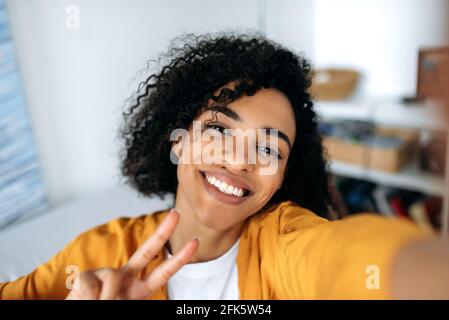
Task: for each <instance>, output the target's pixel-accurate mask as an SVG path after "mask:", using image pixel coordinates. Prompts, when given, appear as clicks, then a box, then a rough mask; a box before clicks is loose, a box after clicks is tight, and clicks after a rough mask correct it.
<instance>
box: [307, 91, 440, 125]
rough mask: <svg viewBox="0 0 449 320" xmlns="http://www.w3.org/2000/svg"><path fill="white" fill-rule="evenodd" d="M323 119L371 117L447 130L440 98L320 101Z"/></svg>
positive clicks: (377, 120)
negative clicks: (405, 102) (426, 99)
mask: <svg viewBox="0 0 449 320" xmlns="http://www.w3.org/2000/svg"><path fill="white" fill-rule="evenodd" d="M315 110H316V112H317V114H318V116H319V117H320V118H322V119H336V120H359V121H370V122H373V123H376V124H380V125H387V126H398V127H405V128H416V129H427V130H429V129H433V130H446V128H447V127H446V124H445V123H444V117H442V116H440V115H439V112H438V110H439V107H438V106H437V105H436V102H426V103H413V104H403V103H401V102H400V101H399V98H395V97H380V98H379V97H354V98H351V99H349V100H345V101H335V102H333V101H332V102H328V101H316V102H315Z"/></svg>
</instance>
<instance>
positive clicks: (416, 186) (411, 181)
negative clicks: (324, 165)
mask: <svg viewBox="0 0 449 320" xmlns="http://www.w3.org/2000/svg"><path fill="white" fill-rule="evenodd" d="M330 170H331V172H332V173H334V174H337V175H341V176H345V177H350V178H356V179H361V180H367V181H371V182H374V183H378V184H381V185H386V186H390V187H396V188H401V189H406V190H412V191H420V192H423V193H427V194H433V195H440V196H442V195H443V194H444V178H443V177H439V176H437V175H434V174H430V173H425V172H423V171H421V170H420V169H419V167H418V164H417V162H411V163H410V164H409V165H408V166H406V167H405V168H404V169H403V170H401V171H400V172H397V173H387V172H382V171H378V170H373V169H369V168H364V167H359V166H354V165H350V164H345V163H341V162H336V161H334V162H331V163H330Z"/></svg>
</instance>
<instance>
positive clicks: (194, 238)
mask: <svg viewBox="0 0 449 320" xmlns="http://www.w3.org/2000/svg"><path fill="white" fill-rule="evenodd" d="M192 240H198V241H200V238H199V237H197V236H194V237H193V238H192Z"/></svg>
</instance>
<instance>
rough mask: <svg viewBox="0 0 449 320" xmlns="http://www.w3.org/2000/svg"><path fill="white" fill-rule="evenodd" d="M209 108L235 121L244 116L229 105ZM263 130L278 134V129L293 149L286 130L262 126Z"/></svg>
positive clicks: (282, 137)
mask: <svg viewBox="0 0 449 320" xmlns="http://www.w3.org/2000/svg"><path fill="white" fill-rule="evenodd" d="M208 110H210V111H215V112H219V113H223V114H224V115H225V116H227V117H228V118H231V119H232V120H235V121H239V122H241V121H242V118H240V116H239V115H238V113H237V112H235V111H234V110H231V109H229V108H228V107H227V106H222V105H214V106H212V107H210V108H208ZM261 130H265V133H268V134H276V131H277V134H278V136H279V138H281V139H282V140H284V141H285V142H286V143H287V144H288V147H289V149H291V147H292V144H291V142H290V139H289V138H288V136H287V135H286V134H285V133H284V132H282V131H281V130H279V129H274V128H270V127H265V128H262V129H261ZM271 130H276V131H275V132H273V131H271Z"/></svg>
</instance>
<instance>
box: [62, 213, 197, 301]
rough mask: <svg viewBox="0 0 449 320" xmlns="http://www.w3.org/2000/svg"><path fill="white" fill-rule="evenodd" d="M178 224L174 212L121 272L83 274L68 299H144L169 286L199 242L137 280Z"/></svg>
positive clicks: (104, 271) (194, 242) (103, 271)
mask: <svg viewBox="0 0 449 320" xmlns="http://www.w3.org/2000/svg"><path fill="white" fill-rule="evenodd" d="M178 221H179V213H178V212H177V211H176V210H174V209H172V210H171V211H170V212H169V214H168V215H167V217H166V218H165V219H164V221H163V222H162V223H161V225H160V226H159V227H158V228H157V229H156V232H154V234H153V235H151V237H149V238H148V239H147V240H146V241H145V242H144V243H143V244H142V245H141V246H140V247H139V248H138V249H137V251H136V252H135V253H134V254H133V255H132V256H131V258H130V259H129V261H128V263H127V264H126V265H125V266H124V267H123V268H120V269H96V270H91V271H87V272H83V273H81V274H80V277H79V283H78V284H79V285H78V286H76V288H73V289H72V290H71V291H70V293H69V295H68V296H67V297H66V299H67V300H78V299H100V300H115V299H145V298H147V297H148V296H151V295H153V294H154V292H155V291H156V290H158V289H159V288H160V287H162V286H163V285H164V284H166V283H167V281H168V279H169V278H170V277H171V276H172V275H173V274H175V273H176V272H177V271H178V270H179V269H180V268H181V267H182V266H183V265H185V264H187V263H189V262H190V260H191V258H192V256H193V254H194V253H195V252H196V250H197V249H198V245H199V241H198V239H195V238H194V239H192V240H191V241H189V242H188V243H187V244H186V245H185V246H184V247H183V248H182V249H181V250H180V251H179V252H178V253H176V254H175V255H174V256H173V257H172V258H170V259H168V260H166V261H164V262H163V263H162V264H161V265H160V266H158V267H157V268H155V269H154V270H153V271H152V272H151V273H150V274H149V275H148V276H147V277H146V278H145V279H143V280H139V279H137V274H138V272H139V271H141V270H143V269H144V268H145V267H146V266H147V264H148V263H149V262H150V261H152V260H153V259H154V257H155V256H156V255H157V254H158V252H159V251H160V250H161V249H162V248H163V247H164V245H165V243H166V242H167V241H168V239H169V238H170V236H171V234H172V233H173V231H174V230H175V228H176V225H177V224H178Z"/></svg>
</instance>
